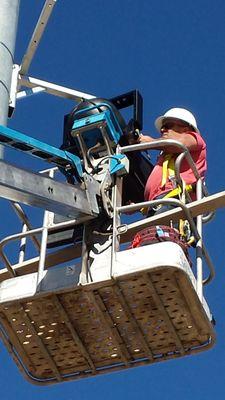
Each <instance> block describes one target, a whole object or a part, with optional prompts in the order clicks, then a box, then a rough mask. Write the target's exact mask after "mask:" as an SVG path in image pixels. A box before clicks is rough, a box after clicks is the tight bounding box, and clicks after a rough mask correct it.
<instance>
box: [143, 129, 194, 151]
mask: <svg viewBox="0 0 225 400" xmlns="http://www.w3.org/2000/svg"><path fill="white" fill-rule="evenodd" d="M167 139H172V140H177V141H178V142H180V143H181V144H183V145H184V146H186V147H187V148H188V150H189V151H195V150H197V149H198V142H197V140H196V138H195V136H193V135H192V134H190V133H187V132H185V133H178V132H175V131H173V130H172V129H170V130H167V131H165V132H163V133H162V136H161V138H159V139H154V138H153V137H151V136H147V135H143V134H140V136H139V139H138V143H154V142H156V141H158V140H167ZM156 149H159V150H162V149H164V150H165V151H166V152H168V153H180V152H181V151H182V150H181V149H178V148H177V147H176V146H165V147H163V148H162V147H161V146H159V147H156Z"/></svg>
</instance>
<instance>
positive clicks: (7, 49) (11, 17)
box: [0, 0, 20, 158]
mask: <svg viewBox="0 0 225 400" xmlns="http://www.w3.org/2000/svg"><path fill="white" fill-rule="evenodd" d="M19 6H20V0H10V1H9V0H1V1H0V124H1V125H7V118H8V109H9V97H10V86H11V79H12V70H13V64H14V63H13V57H14V49H15V42H16V32H17V23H18V16H19ZM3 154H4V152H3V147H2V146H0V158H3Z"/></svg>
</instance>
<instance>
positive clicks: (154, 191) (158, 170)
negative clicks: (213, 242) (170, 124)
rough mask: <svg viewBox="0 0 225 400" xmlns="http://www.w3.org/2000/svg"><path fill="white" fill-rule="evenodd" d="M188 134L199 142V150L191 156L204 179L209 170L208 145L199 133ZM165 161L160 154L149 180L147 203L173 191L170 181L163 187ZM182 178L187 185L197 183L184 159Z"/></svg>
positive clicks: (181, 169)
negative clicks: (207, 160) (207, 159)
mask: <svg viewBox="0 0 225 400" xmlns="http://www.w3.org/2000/svg"><path fill="white" fill-rule="evenodd" d="M187 134H189V135H192V136H194V137H195V138H196V140H197V144H198V148H197V150H195V151H190V154H191V157H192V159H193V161H194V163H195V165H196V168H197V170H198V172H199V174H200V175H201V176H202V177H204V174H205V171H206V169H207V163H206V144H205V142H204V140H203V139H202V137H201V135H200V134H199V133H197V132H187ZM174 156H175V158H176V157H177V156H178V154H175V155H174ZM163 161H164V154H160V155H159V157H158V161H157V164H156V165H155V167H154V169H153V171H152V173H151V174H150V175H149V178H148V180H147V183H146V186H145V194H144V196H145V200H146V201H148V200H153V199H155V198H156V197H157V196H160V195H161V194H163V193H166V192H168V191H170V190H172V189H173V185H172V182H171V181H169V180H168V179H167V182H166V184H165V185H164V186H163V187H161V182H162V166H163ZM180 176H181V178H182V179H183V180H184V182H185V183H186V184H193V183H195V182H196V178H195V176H194V174H193V171H192V169H191V168H190V166H189V163H188V162H187V161H186V158H184V160H183V161H182V163H181V168H180Z"/></svg>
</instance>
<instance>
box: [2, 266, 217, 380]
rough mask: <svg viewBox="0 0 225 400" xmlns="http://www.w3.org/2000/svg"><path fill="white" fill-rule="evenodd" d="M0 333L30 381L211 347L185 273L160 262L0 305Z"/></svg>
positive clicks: (208, 326)
mask: <svg viewBox="0 0 225 400" xmlns="http://www.w3.org/2000/svg"><path fill="white" fill-rule="evenodd" d="M0 320H1V330H0V331H1V336H2V338H3V340H4V342H5V344H6V345H7V347H8V350H9V351H10V352H11V353H12V355H13V357H14V359H15V361H16V363H17V365H18V367H19V368H20V370H21V371H22V373H23V374H24V375H25V376H26V378H27V379H29V380H30V381H31V382H32V383H36V384H50V383H56V382H61V381H68V380H74V379H77V378H82V377H88V376H92V375H96V374H102V373H106V372H111V371H114V370H122V369H126V368H129V367H134V366H138V365H144V364H151V363H155V362H158V361H163V360H167V359H171V358H177V357H180V356H184V355H188V354H193V353H196V352H199V351H202V350H205V349H207V348H209V347H211V346H212V344H213V342H214V331H213V328H212V325H211V322H210V320H209V317H208V316H207V314H206V312H205V309H204V307H203V306H202V304H201V302H200V301H199V298H198V296H197V294H196V292H195V290H194V287H193V284H192V282H191V280H190V278H189V277H188V275H187V273H186V272H184V271H183V270H181V269H179V268H174V267H171V266H168V267H165V266H164V267H157V268H153V269H151V270H149V271H140V272H136V273H133V274H129V275H124V276H120V277H118V278H117V279H115V280H113V279H112V280H106V281H104V282H100V283H97V284H96V283H95V284H90V285H87V286H85V287H80V286H79V287H76V288H75V289H70V290H68V291H63V292H62V291H61V292H58V293H55V294H42V295H41V296H40V297H36V298H34V299H33V300H32V299H31V300H30V299H26V300H20V301H13V302H10V303H8V304H7V303H4V304H1V306H0Z"/></svg>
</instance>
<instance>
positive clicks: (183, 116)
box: [155, 108, 199, 132]
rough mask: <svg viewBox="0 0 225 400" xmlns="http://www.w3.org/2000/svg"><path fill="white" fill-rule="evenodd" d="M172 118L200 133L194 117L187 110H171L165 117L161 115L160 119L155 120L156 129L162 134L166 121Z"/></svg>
mask: <svg viewBox="0 0 225 400" xmlns="http://www.w3.org/2000/svg"><path fill="white" fill-rule="evenodd" d="M170 118H173V119H179V120H180V121H182V122H185V123H187V124H189V125H191V127H192V128H193V129H194V131H195V132H199V130H198V127H197V122H196V119H195V117H194V115H193V114H192V113H191V112H190V111H188V110H186V109H185V108H171V109H170V110H168V111H167V112H166V113H165V114H164V115H161V116H160V117H158V118H156V120H155V127H156V129H157V130H158V131H159V132H160V130H161V128H162V126H163V123H164V122H165V120H166V119H170Z"/></svg>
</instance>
